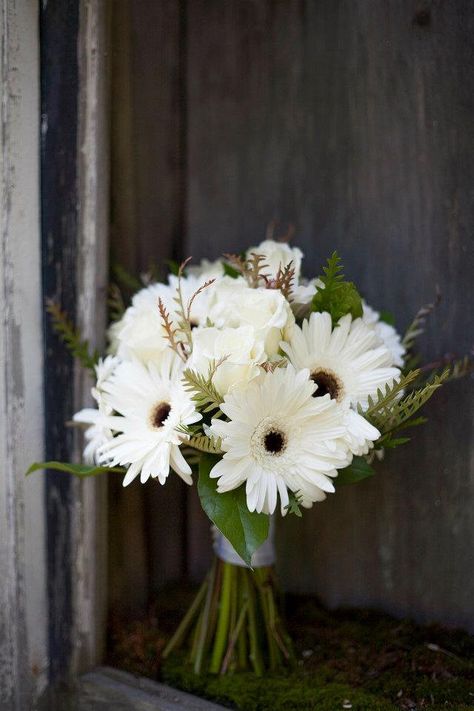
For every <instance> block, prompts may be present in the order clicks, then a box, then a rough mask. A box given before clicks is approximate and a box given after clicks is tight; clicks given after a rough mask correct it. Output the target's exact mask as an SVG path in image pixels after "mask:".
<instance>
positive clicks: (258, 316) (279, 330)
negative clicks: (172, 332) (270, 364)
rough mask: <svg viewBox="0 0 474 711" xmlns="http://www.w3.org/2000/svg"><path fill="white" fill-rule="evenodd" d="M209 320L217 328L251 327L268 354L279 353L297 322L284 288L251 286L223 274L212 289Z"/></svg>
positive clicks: (241, 280)
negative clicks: (281, 342) (280, 345)
mask: <svg viewBox="0 0 474 711" xmlns="http://www.w3.org/2000/svg"><path fill="white" fill-rule="evenodd" d="M213 286H214V285H213ZM211 288H212V287H211ZM209 319H210V321H211V322H212V323H213V324H214V326H216V327H218V328H226V327H227V328H238V327H239V326H252V327H253V328H254V329H255V334H256V337H257V339H260V340H261V341H262V342H263V344H264V347H265V352H266V353H267V355H268V356H269V357H271V356H274V355H276V354H277V353H278V347H279V343H280V340H281V339H282V338H288V337H289V335H290V333H291V329H292V327H293V325H294V322H295V317H294V316H293V313H292V311H291V307H290V304H289V303H288V301H287V300H286V299H285V297H284V296H283V294H282V293H281V291H279V290H277V289H265V288H263V287H259V288H258V289H252V288H251V287H249V286H247V284H246V283H245V281H244V280H243V279H232V278H231V277H223V278H222V279H221V280H220V281H219V283H218V284H216V285H215V288H213V291H212V295H211V296H210V300H209Z"/></svg>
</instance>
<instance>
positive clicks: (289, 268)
mask: <svg viewBox="0 0 474 711" xmlns="http://www.w3.org/2000/svg"><path fill="white" fill-rule="evenodd" d="M294 279H295V269H294V267H293V262H289V264H287V265H286V267H284V268H283V269H282V268H281V265H280V266H279V267H278V272H277V275H276V278H275V280H274V283H273V284H272V285H271V286H272V289H279V290H280V291H281V293H282V294H283V296H284V297H285V299H288V300H289V299H290V298H291V292H292V291H293V282H294Z"/></svg>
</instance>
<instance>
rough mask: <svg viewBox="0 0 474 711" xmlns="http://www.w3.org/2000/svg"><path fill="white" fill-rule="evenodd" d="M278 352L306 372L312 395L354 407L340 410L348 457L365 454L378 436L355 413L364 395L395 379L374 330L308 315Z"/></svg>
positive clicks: (395, 373) (396, 372) (364, 403)
mask: <svg viewBox="0 0 474 711" xmlns="http://www.w3.org/2000/svg"><path fill="white" fill-rule="evenodd" d="M281 349H282V350H283V351H284V353H286V355H287V356H288V358H289V360H290V362H291V363H292V364H293V365H294V366H295V367H296V368H308V369H309V372H310V378H311V380H313V381H314V382H315V383H316V385H317V386H318V387H317V390H316V391H315V397H320V396H324V395H326V394H329V395H330V397H331V398H332V399H334V400H336V401H337V402H339V403H342V404H346V405H349V404H350V405H351V406H352V407H353V408H354V410H352V411H351V410H349V409H347V410H346V413H347V414H346V424H347V435H346V441H347V442H348V444H349V446H350V448H351V451H352V452H353V454H365V453H366V452H367V451H368V449H369V447H371V446H372V442H374V441H375V440H377V439H378V438H379V437H380V432H379V431H378V430H377V429H376V428H375V427H372V425H370V424H369V423H368V422H367V421H366V420H365V419H364V418H363V417H362V416H361V415H359V414H358V413H357V412H355V409H356V408H357V406H358V405H360V406H361V407H362V408H366V407H367V400H368V397H369V395H375V394H376V392H377V389H378V388H383V387H384V386H385V385H386V384H388V383H391V382H393V380H395V379H397V378H399V377H400V371H399V370H398V368H394V367H392V356H391V354H390V352H389V351H388V350H387V349H386V348H385V347H383V346H381V345H379V341H378V339H377V335H376V334H375V332H374V330H373V329H372V328H370V327H369V326H367V325H366V324H365V323H364V322H363V320H362V319H360V318H359V319H355V320H354V321H353V320H352V317H351V315H350V314H347V315H346V316H343V317H342V318H341V319H340V320H339V323H338V324H337V326H336V327H335V328H334V329H333V327H332V321H331V316H330V314H328V313H312V314H311V316H310V318H309V320H305V321H303V325H302V328H299V327H295V329H294V331H293V334H292V337H291V339H290V340H289V342H288V343H284V342H283V343H281Z"/></svg>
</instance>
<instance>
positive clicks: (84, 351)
mask: <svg viewBox="0 0 474 711" xmlns="http://www.w3.org/2000/svg"><path fill="white" fill-rule="evenodd" d="M46 311H47V312H48V313H49V315H50V316H51V319H52V323H53V329H54V331H55V332H56V333H57V334H58V336H59V337H60V338H61V340H62V341H63V343H64V344H65V346H66V348H67V349H68V351H69V352H70V353H71V355H72V356H73V357H74V358H77V360H78V361H79V363H80V364H81V365H82V366H83V367H84V368H86V369H87V370H90V372H91V373H92V375H93V376H94V377H95V366H96V364H97V362H98V360H99V356H100V354H99V351H98V350H96V349H94V350H91V349H90V347H89V342H88V341H86V340H85V339H82V337H81V334H80V332H79V331H78V330H77V329H76V328H75V327H74V324H73V323H72V321H71V320H70V319H69V317H68V315H67V314H66V313H65V312H64V311H62V310H61V309H60V307H59V306H58V305H57V304H56V303H55V302H54V301H51V300H48V301H47V302H46Z"/></svg>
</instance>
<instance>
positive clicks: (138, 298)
mask: <svg viewBox="0 0 474 711" xmlns="http://www.w3.org/2000/svg"><path fill="white" fill-rule="evenodd" d="M206 280H207V279H206V278H204V276H200V277H197V276H193V275H191V276H187V277H182V278H181V297H182V301H183V307H184V309H185V311H186V310H187V307H188V304H189V303H190V300H191V298H192V297H193V295H194V294H195V293H196V292H197V291H198V289H199V288H200V287H201V286H202V285H203V284H204V283H205V281H206ZM168 281H169V283H168V284H151V285H150V286H147V287H146V288H144V289H141V290H140V291H138V292H137V293H136V294H135V296H134V297H133V299H132V304H131V306H129V307H128V309H127V310H126V311H125V313H124V315H123V317H122V318H121V319H120V321H118V322H116V323H114V324H112V326H111V327H110V329H109V340H110V343H111V346H110V350H111V352H112V353H116V354H117V355H118V356H120V358H122V359H124V360H130V359H133V358H137V359H138V360H140V361H142V363H148V362H150V361H154V362H159V361H160V359H161V358H162V356H163V353H164V352H166V351H167V349H168V348H169V341H168V339H167V337H166V331H165V329H164V327H163V322H162V319H161V314H160V311H159V308H158V302H159V300H160V299H161V301H162V302H163V304H164V306H165V308H166V310H167V312H168V313H169V316H170V318H171V321H172V322H173V323H174V324H175V325H176V326H177V325H178V322H179V320H180V317H179V315H178V313H177V311H178V304H177V303H176V297H177V293H178V291H177V290H178V277H177V276H174V275H170V277H169V279H168ZM212 287H213V284H211V285H210V286H208V287H207V288H206V289H204V290H203V291H202V292H201V293H199V294H198V295H197V296H196V297H195V299H194V300H193V302H192V306H191V312H190V321H191V324H192V325H193V326H198V325H200V324H202V323H205V322H206V319H207V315H208V302H209V290H210V289H212Z"/></svg>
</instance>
